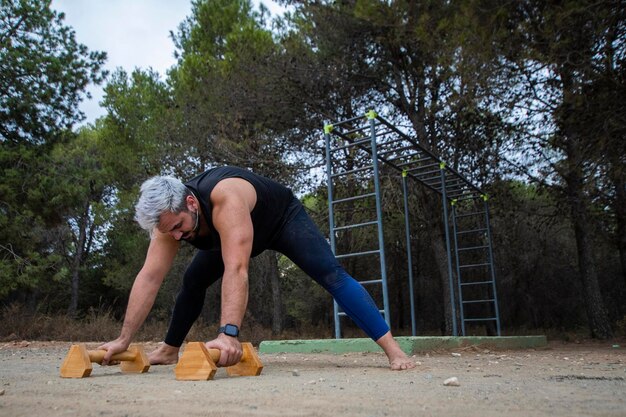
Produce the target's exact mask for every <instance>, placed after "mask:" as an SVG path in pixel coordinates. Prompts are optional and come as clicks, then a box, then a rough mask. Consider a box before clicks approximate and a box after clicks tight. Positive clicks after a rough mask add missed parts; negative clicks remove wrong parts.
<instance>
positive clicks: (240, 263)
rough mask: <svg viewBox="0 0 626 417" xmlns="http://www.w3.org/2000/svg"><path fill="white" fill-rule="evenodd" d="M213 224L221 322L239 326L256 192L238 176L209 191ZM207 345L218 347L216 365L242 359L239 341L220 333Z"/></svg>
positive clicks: (244, 302)
mask: <svg viewBox="0 0 626 417" xmlns="http://www.w3.org/2000/svg"><path fill="white" fill-rule="evenodd" d="M211 202H212V204H213V213H212V217H213V225H214V226H215V229H216V230H217V231H218V233H219V234H220V240H221V242H222V258H223V260H224V275H223V278H222V311H221V318H220V324H221V325H224V324H227V323H230V324H234V325H237V326H241V322H242V320H243V317H244V315H245V312H246V307H247V305H248V265H249V263H250V254H251V252H252V240H253V237H254V232H253V227H252V218H251V217H250V212H251V211H252V209H253V208H254V205H255V204H256V192H255V190H254V187H252V185H251V184H250V183H248V182H247V181H245V180H242V179H240V178H230V179H227V180H223V181H220V182H219V183H218V185H217V186H216V187H215V188H214V190H213V192H212V193H211ZM207 346H208V347H215V348H218V349H220V350H221V352H222V353H221V356H220V361H219V365H220V366H229V365H232V364H234V363H236V362H238V361H239V360H240V359H241V355H242V350H241V345H240V343H239V341H238V340H237V339H236V338H232V337H229V336H226V335H223V334H221V335H219V336H218V337H217V339H215V340H214V341H211V342H208V343H207Z"/></svg>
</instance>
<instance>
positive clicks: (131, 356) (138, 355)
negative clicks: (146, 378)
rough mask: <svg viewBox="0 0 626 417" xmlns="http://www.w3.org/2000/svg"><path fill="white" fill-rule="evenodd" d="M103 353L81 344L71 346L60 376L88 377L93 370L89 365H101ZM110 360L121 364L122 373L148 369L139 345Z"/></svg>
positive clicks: (148, 363) (146, 358) (103, 351)
mask: <svg viewBox="0 0 626 417" xmlns="http://www.w3.org/2000/svg"><path fill="white" fill-rule="evenodd" d="M105 353H106V351H105V350H87V348H86V347H85V345H83V344H80V345H72V347H70V351H69V352H68V354H67V356H66V357H65V360H64V361H63V363H62V364H61V376H62V377H63V378H85V377H88V376H89V375H91V371H92V370H93V367H92V366H91V363H92V362H94V363H102V360H103V359H104V354H105ZM111 360H112V361H120V362H121V364H120V368H121V369H122V372H127V373H144V372H148V369H150V361H148V357H147V356H146V354H145V352H144V350H143V348H142V347H141V346H139V345H132V346H130V347H129V348H128V350H127V351H125V352H121V353H117V354H115V355H113V357H112V358H111Z"/></svg>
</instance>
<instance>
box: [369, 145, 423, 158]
mask: <svg viewBox="0 0 626 417" xmlns="http://www.w3.org/2000/svg"><path fill="white" fill-rule="evenodd" d="M385 145H386V143H385ZM407 149H412V150H415V147H414V146H413V145H406V146H402V147H400V148H395V149H390V150H388V151H382V152H378V156H384V155H387V154H389V153H393V152H402V151H406V150H407ZM418 153H419V151H418V152H417V153H416V154H418ZM416 154H411V155H416ZM407 156H409V155H407Z"/></svg>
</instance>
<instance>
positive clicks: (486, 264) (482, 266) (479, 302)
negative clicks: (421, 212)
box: [451, 195, 500, 336]
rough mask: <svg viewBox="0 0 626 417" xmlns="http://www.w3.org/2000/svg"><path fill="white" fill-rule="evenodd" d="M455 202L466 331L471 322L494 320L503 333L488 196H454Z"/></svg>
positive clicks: (456, 245) (456, 247)
mask: <svg viewBox="0 0 626 417" xmlns="http://www.w3.org/2000/svg"><path fill="white" fill-rule="evenodd" d="M451 205H452V227H453V232H454V252H455V259H456V262H455V263H456V274H457V283H458V295H459V309H460V317H461V332H462V335H463V336H465V334H466V325H467V324H470V323H484V324H493V325H495V329H491V330H492V331H494V332H495V333H497V334H498V335H500V314H499V310H498V296H497V292H496V279H495V271H494V264H493V248H492V240H491V227H490V224H489V223H490V222H489V204H488V198H487V196H486V195H481V196H475V195H471V196H466V197H464V198H463V199H461V200H460V201H459V200H458V199H454V198H453V199H452V202H451Z"/></svg>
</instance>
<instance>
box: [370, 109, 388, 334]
mask: <svg viewBox="0 0 626 417" xmlns="http://www.w3.org/2000/svg"><path fill="white" fill-rule="evenodd" d="M367 118H368V119H369V121H370V134H371V139H372V165H373V167H374V190H375V193H376V217H378V246H379V250H380V274H381V278H382V281H383V282H382V284H383V305H384V311H385V321H386V322H387V325H388V326H389V327H391V319H390V316H389V293H388V290H387V266H386V263H385V239H384V237H383V210H382V203H381V201H380V176H379V173H378V154H377V150H376V113H375V112H374V111H370V112H368V113H367Z"/></svg>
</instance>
